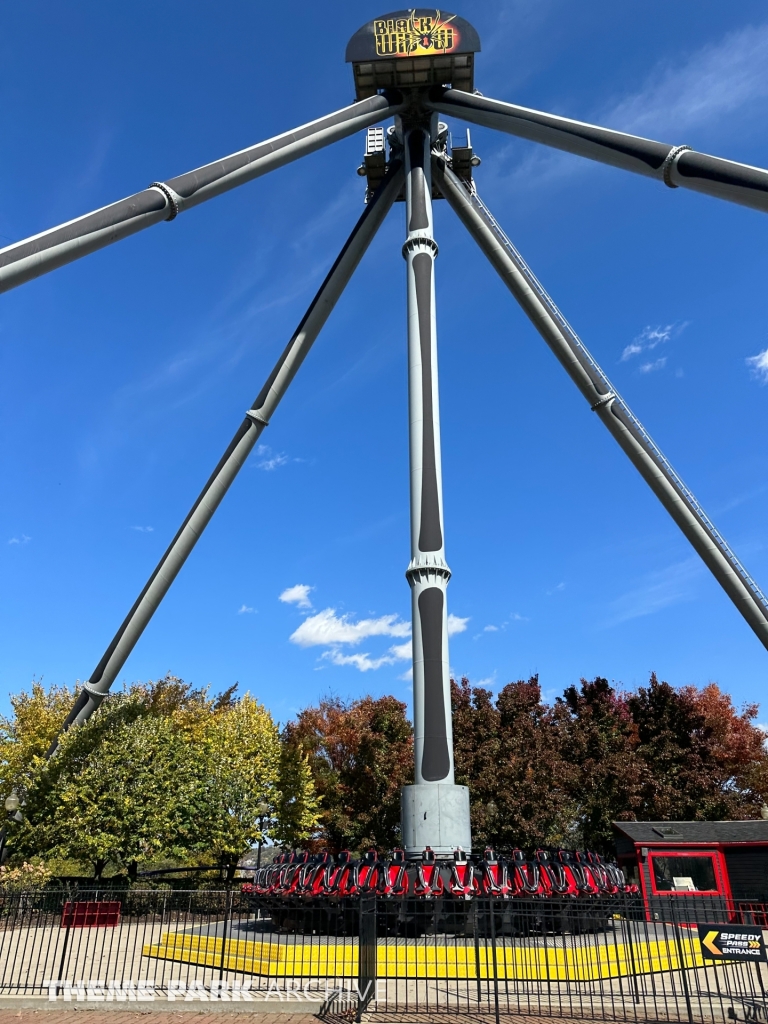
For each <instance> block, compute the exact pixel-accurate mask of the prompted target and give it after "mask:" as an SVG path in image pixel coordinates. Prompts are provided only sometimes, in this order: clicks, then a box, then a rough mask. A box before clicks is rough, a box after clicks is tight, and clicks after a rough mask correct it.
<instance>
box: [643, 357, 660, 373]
mask: <svg viewBox="0 0 768 1024" xmlns="http://www.w3.org/2000/svg"><path fill="white" fill-rule="evenodd" d="M666 365H667V357H666V356H662V357H661V358H660V359H654V360H653V361H652V362H650V363H643V364H642V366H639V367H638V369H639V371H640V373H653V372H654V370H663V369H664V367H665V366H666Z"/></svg>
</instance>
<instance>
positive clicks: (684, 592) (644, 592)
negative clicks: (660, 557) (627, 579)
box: [604, 558, 704, 626]
mask: <svg viewBox="0 0 768 1024" xmlns="http://www.w3.org/2000/svg"><path fill="white" fill-rule="evenodd" d="M703 572H704V566H703V563H702V562H701V561H700V560H699V559H698V558H686V559H685V560H684V561H682V562H675V563H674V564H673V565H669V566H667V567H666V568H665V569H660V570H657V571H655V572H651V573H648V575H647V576H646V577H645V578H644V579H643V581H642V582H641V584H640V585H639V586H637V587H635V588H633V589H632V590H629V591H627V593H625V594H622V596H621V597H619V598H617V599H616V600H615V601H613V602H612V603H611V605H610V611H609V617H608V620H607V621H606V622H605V623H604V625H605V626H615V625H618V624H619V623H622V622H628V621H629V620H631V619H639V618H642V617H643V616H645V615H653V614H654V613H655V612H658V611H661V610H662V609H663V608H668V607H669V606H670V605H673V604H680V603H681V602H683V601H690V600H693V598H694V597H695V596H696V594H695V591H696V584H697V583H698V580H699V579H700V577H701V576H702V574H703Z"/></svg>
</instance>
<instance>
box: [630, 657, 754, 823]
mask: <svg viewBox="0 0 768 1024" xmlns="http://www.w3.org/2000/svg"><path fill="white" fill-rule="evenodd" d="M627 705H628V707H629V710H630V713H631V715H632V720H633V722H634V725H635V728H636V730H637V754H638V756H639V757H640V758H641V759H642V760H643V762H644V764H645V768H646V771H645V778H644V783H643V787H642V806H641V808H640V811H639V813H638V817H639V818H641V819H646V820H665V819H667V820H675V819H677V820H680V821H686V820H697V819H700V820H702V819H703V820H717V819H718V818H730V817H736V818H742V817H756V816H757V815H758V814H759V808H760V805H761V803H762V802H763V801H764V800H765V798H766V796H768V784H767V783H768V755H766V751H765V748H764V746H763V740H764V735H763V734H762V733H761V731H760V730H759V729H757V728H756V727H755V726H754V725H753V724H752V722H753V720H754V718H755V716H756V714H757V708H756V707H755V706H749V705H748V706H747V707H746V708H745V709H744V710H743V711H742V713H741V714H738V713H737V712H736V710H735V709H734V707H733V704H732V702H731V699H730V698H729V697H727V696H726V695H725V694H723V693H722V692H721V691H720V689H719V688H718V687H717V686H716V685H714V684H710V685H709V686H707V687H705V688H704V689H703V690H698V689H697V688H696V687H693V686H685V687H681V688H679V689H675V687H673V686H670V684H669V683H666V682H663V681H662V682H660V681H659V680H658V679H657V677H656V675H655V673H654V674H652V675H651V678H650V681H649V683H648V686H644V687H640V688H639V689H638V691H637V693H634V694H631V695H630V696H629V698H628V700H627Z"/></svg>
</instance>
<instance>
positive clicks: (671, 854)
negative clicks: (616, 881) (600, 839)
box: [613, 820, 768, 916]
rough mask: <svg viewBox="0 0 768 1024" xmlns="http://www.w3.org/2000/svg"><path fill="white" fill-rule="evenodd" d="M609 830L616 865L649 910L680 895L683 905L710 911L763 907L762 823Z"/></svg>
mask: <svg viewBox="0 0 768 1024" xmlns="http://www.w3.org/2000/svg"><path fill="white" fill-rule="evenodd" d="M613 827H614V829H615V831H616V853H617V859H618V862H619V866H620V867H622V868H623V869H624V873H625V874H626V875H627V877H628V878H630V879H631V880H632V881H634V882H636V883H637V884H638V885H639V886H640V888H641V891H642V893H643V898H644V900H645V903H646V906H647V907H648V908H649V910H651V911H654V910H660V909H662V908H664V909H665V910H666V909H667V908H670V907H671V904H670V901H672V900H674V901H676V902H677V903H679V901H680V898H681V897H684V900H683V904H684V905H688V906H690V905H692V902H693V901H696V902H698V901H702V902H703V903H706V904H708V905H709V907H710V908H711V909H713V910H715V909H722V910H726V909H727V910H736V911H738V910H740V909H745V910H746V909H747V908H746V907H741V906H740V905H742V904H754V903H758V904H768V821H763V820H758V821H615V822H614V823H613ZM689 901H691V902H689ZM664 916H666V914H665V915H664Z"/></svg>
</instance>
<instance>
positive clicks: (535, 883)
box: [510, 850, 545, 896]
mask: <svg viewBox="0 0 768 1024" xmlns="http://www.w3.org/2000/svg"><path fill="white" fill-rule="evenodd" d="M510 875H514V877H515V882H516V886H515V888H516V889H517V892H516V893H515V895H517V896H543V895H544V894H545V893H544V886H543V885H542V883H541V872H540V871H539V865H538V864H537V863H536V862H535V861H527V860H526V859H525V854H524V853H523V851H522V850H513V851H512V860H511V862H510Z"/></svg>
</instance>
